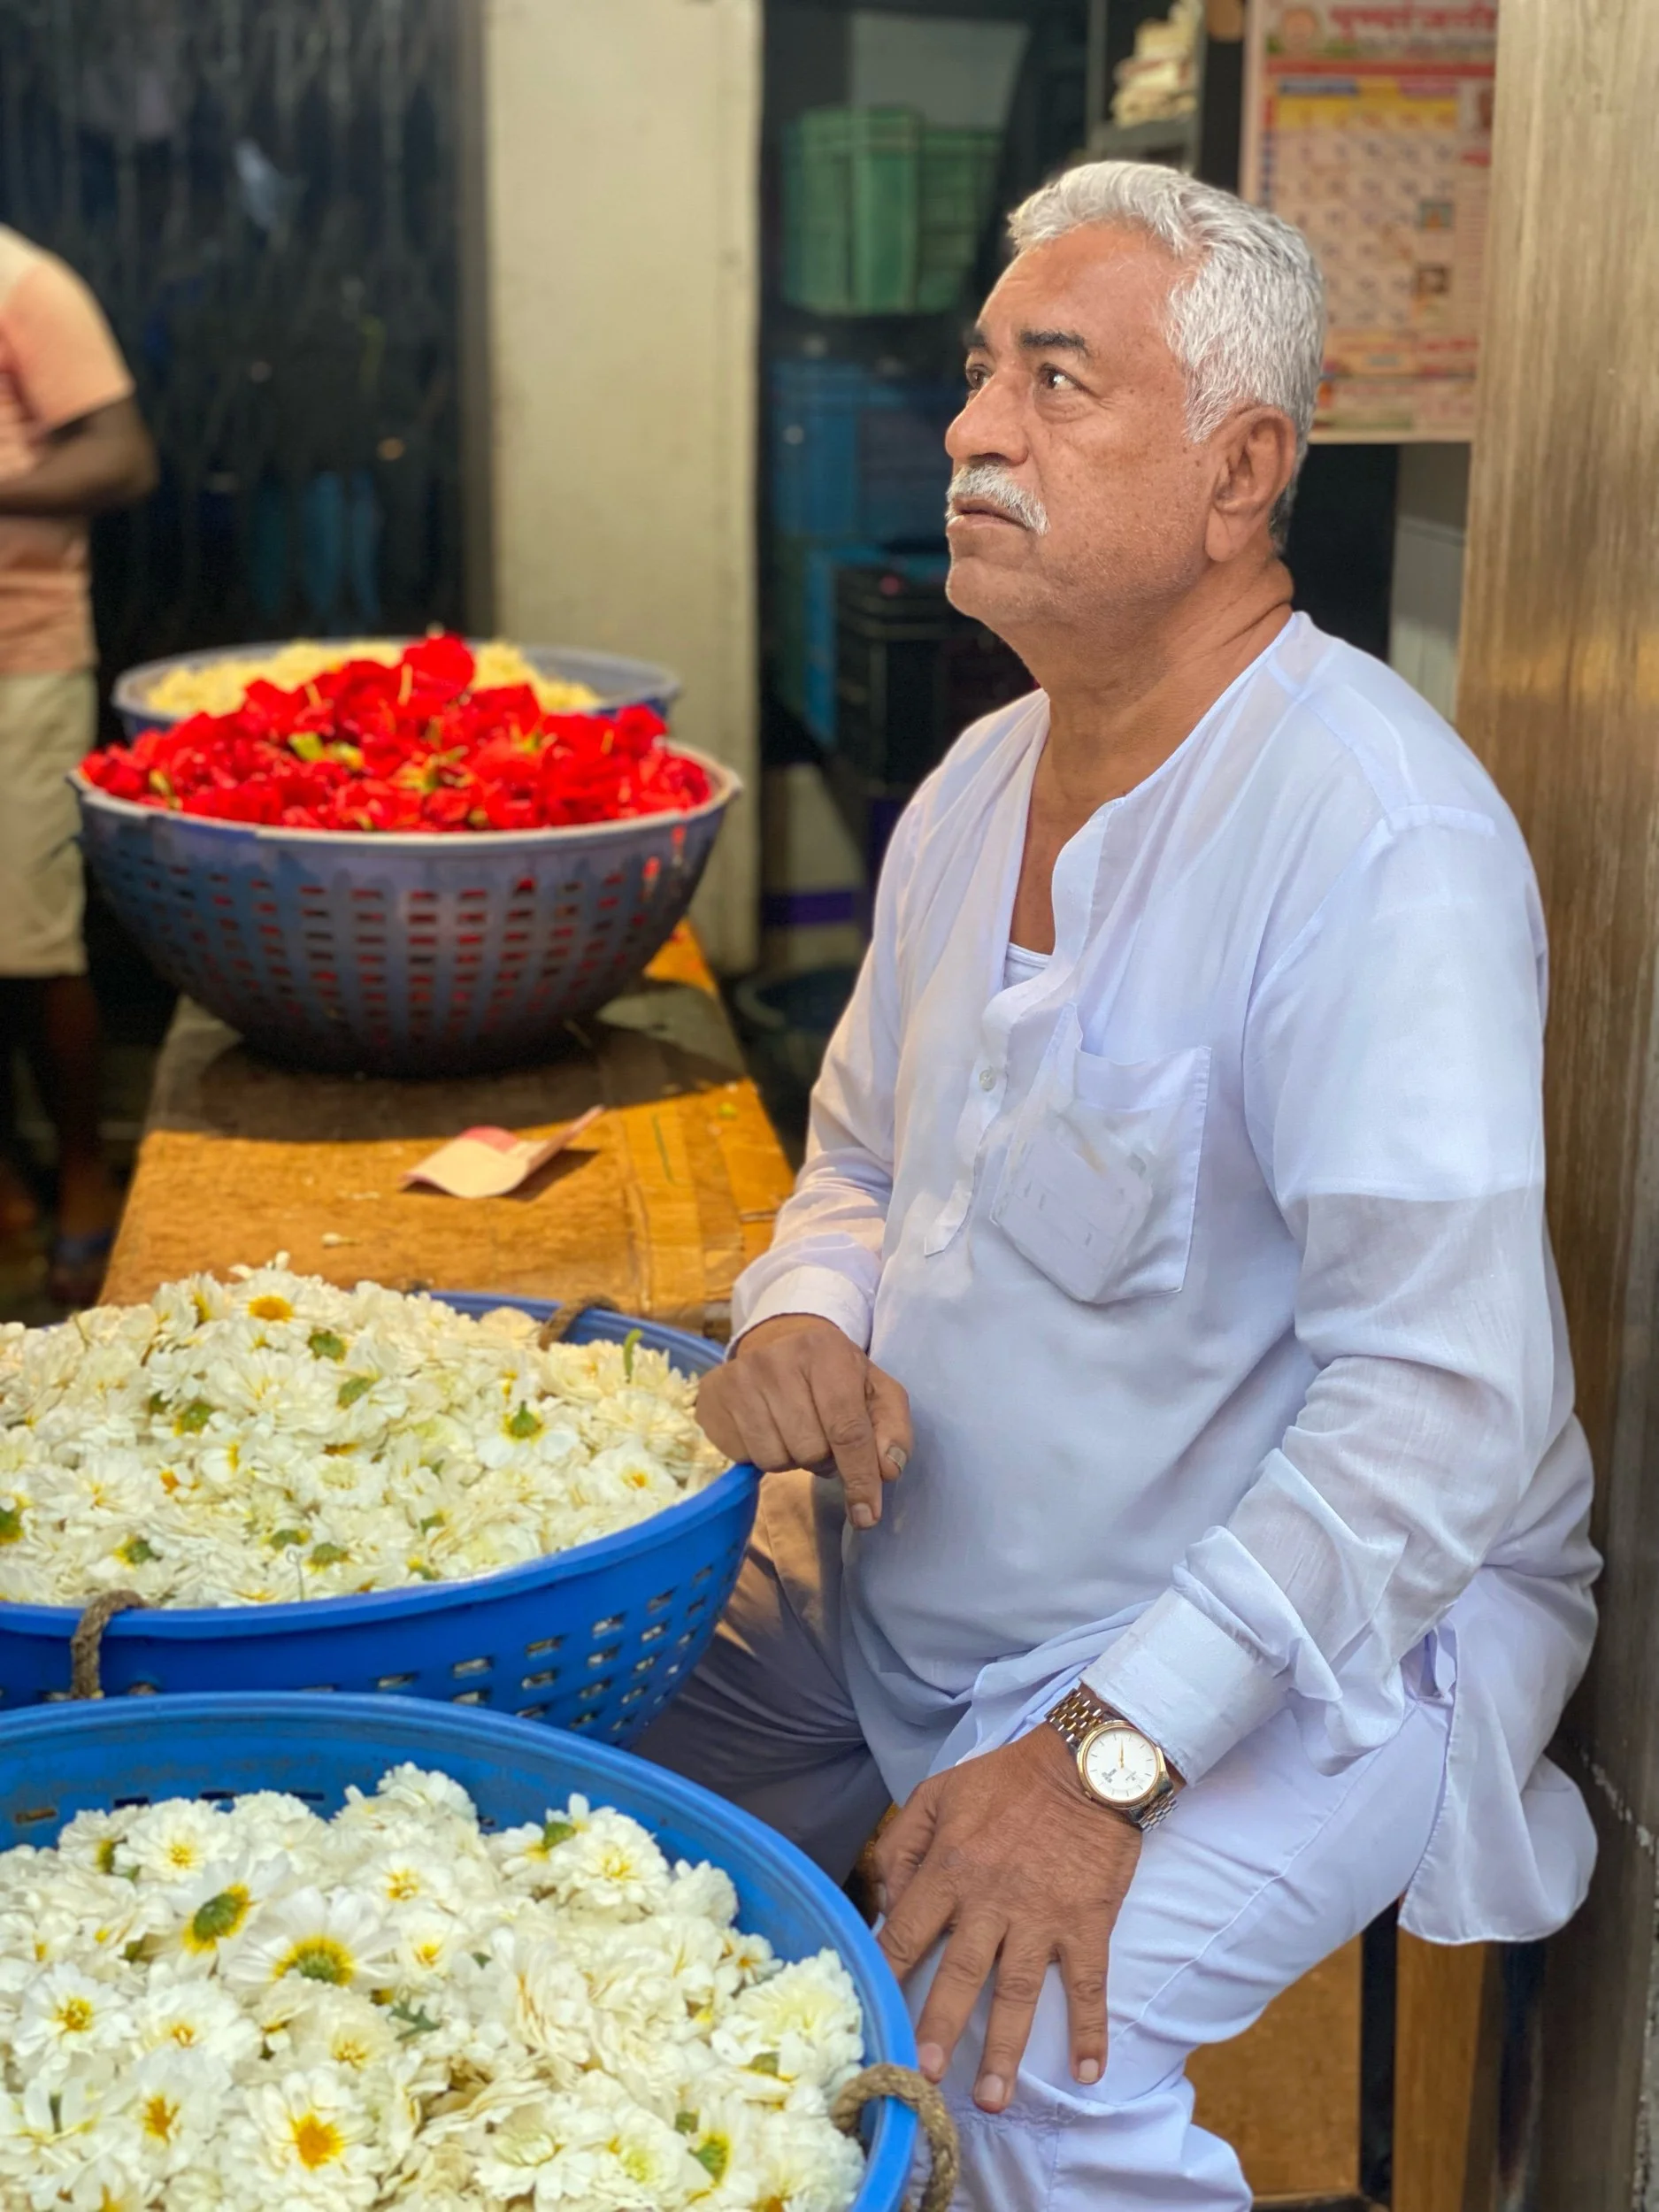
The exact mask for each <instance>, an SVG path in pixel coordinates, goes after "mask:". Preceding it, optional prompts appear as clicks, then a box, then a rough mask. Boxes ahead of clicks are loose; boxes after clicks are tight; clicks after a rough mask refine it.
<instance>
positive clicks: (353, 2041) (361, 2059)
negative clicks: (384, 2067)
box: [333, 2035, 374, 2068]
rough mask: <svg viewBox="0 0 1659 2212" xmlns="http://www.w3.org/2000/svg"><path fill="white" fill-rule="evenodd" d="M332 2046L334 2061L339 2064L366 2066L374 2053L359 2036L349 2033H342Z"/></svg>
mask: <svg viewBox="0 0 1659 2212" xmlns="http://www.w3.org/2000/svg"><path fill="white" fill-rule="evenodd" d="M333 2050H334V2062H335V2063H336V2065H340V2066H353V2067H357V2068H362V2067H365V2066H366V2065H367V2064H368V2062H369V2061H370V2059H371V2058H373V2055H374V2054H373V2052H372V2051H371V2050H370V2048H369V2047H368V2045H367V2044H366V2043H365V2042H364V2041H362V2040H361V2039H360V2038H358V2037H355V2036H351V2035H342V2036H341V2037H340V2038H339V2039H338V2040H337V2041H336V2042H335V2043H334V2046H333Z"/></svg>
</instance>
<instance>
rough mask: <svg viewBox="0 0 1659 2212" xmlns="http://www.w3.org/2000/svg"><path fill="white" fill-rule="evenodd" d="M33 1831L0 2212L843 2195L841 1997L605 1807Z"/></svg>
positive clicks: (758, 2210) (850, 2160) (717, 1889)
mask: <svg viewBox="0 0 1659 2212" xmlns="http://www.w3.org/2000/svg"><path fill="white" fill-rule="evenodd" d="M257 1295H258V1296H260V1297H263V1296H264V1295H265V1294H264V1293H263V1292H261V1293H258V1294H257ZM273 1295H274V1294H273ZM337 1295H338V1294H331V1296H337ZM333 1310H334V1312H335V1314H336V1317H338V1318H339V1319H341V1321H342V1324H346V1325H349V1324H350V1322H351V1319H352V1315H353V1314H356V1313H357V1309H356V1308H353V1309H352V1312H351V1313H349V1314H348V1313H342V1312H341V1311H340V1310H339V1308H338V1307H335V1308H334V1309H333ZM305 1318H306V1317H305V1316H304V1315H303V1313H302V1314H298V1315H296V1318H295V1320H294V1322H293V1323H292V1324H290V1323H289V1322H288V1321H286V1320H284V1319H282V1318H281V1317H279V1316H277V1315H276V1314H274V1313H272V1314H269V1315H267V1316H266V1317H265V1322H264V1325H265V1326H266V1327H267V1328H268V1329H269V1330H271V1331H272V1332H273V1333H279V1332H280V1331H282V1330H284V1329H287V1328H288V1327H289V1326H296V1327H297V1326H299V1325H302V1324H303V1322H304V1320H305ZM357 1318H358V1320H359V1321H360V1320H361V1316H360V1315H359V1316H358V1317H357ZM214 1325H215V1326H219V1324H218V1323H216V1324H214ZM8 1341H9V1340H7V1339H5V1338H4V1334H0V1363H3V1362H4V1356H5V1347H6V1344H7V1342H8ZM515 1341H516V1340H515ZM162 1356H163V1354H162V1351H161V1350H157V1352H156V1353H155V1355H154V1358H155V1359H157V1360H158V1359H160V1358H161V1357H162ZM153 1364H154V1361H153V1360H152V1368H153ZM602 1379H603V1378H602ZM411 1387H412V1386H411ZM65 1842H66V1847H65V1848H63V1849H61V1850H60V1849H58V1848H55V1847H52V1848H46V1849H29V1848H20V1849H18V1850H14V1851H10V1852H4V1853H0V2208H3V2212H14V2208H15V2212H64V2208H65V2207H67V2208H68V2212H81V2208H83V2207H84V2208H86V2212H155V2208H162V2212H273V2208H274V2207H277V2206H280V2207H282V2208H283V2212H288V2208H289V2207H295V2208H304V2207H307V2206H311V2207H315V2208H318V2212H370V2208H372V2207H382V2208H391V2207H394V2206H396V2207H400V2208H403V2212H463V2208H465V2212H478V2208H480V2207H485V2206H488V2205H490V2204H494V2205H497V2206H500V2207H502V2208H503V2212H507V2208H510V2212H526V2208H527V2212H772V2208H781V2212H847V2208H848V2207H849V2205H850V2203H851V2201H852V2200H853V2198H854V2196H855V2195H856V2192H857V2188H858V2185H859V2180H860V2177H861V2176H862V2172H863V2160H862V2155H861V2154H860V2153H859V2151H858V2149H857V2147H856V2145H854V2144H849V2143H848V2142H846V2141H845V2139H842V2138H841V2137H839V2136H837V2135H836V2134H835V2133H834V2131H833V2130H832V2129H831V2128H830V2127H829V2123H828V2120H827V2117H826V2097H827V2096H828V2095H829V2094H830V2093H832V2092H833V2087H834V2086H835V2085H836V2084H837V2083H838V2082H839V2080H840V2079H841V2077H842V2075H843V2074H844V2073H845V2072H846V2070H848V2068H849V2066H851V2065H852V2064H853V2063H855V2062H856V2057H857V2055H858V2052H859V2049H860V2047H861V2039H862V2023H861V2021H860V2018H859V2014H858V2008H857V2004H856V1997H855V1994H854V1992H853V1988H852V1985H851V1982H850V1980H849V1978H848V1976H847V1974H846V1972H845V1970H844V1969H843V1968H842V1967H841V1963H840V1962H839V1961H838V1960H836V1959H835V1958H834V1956H833V1954H829V1953H825V1954H823V1955H821V1956H819V1957H818V1958H817V1959H810V1960H806V1961H803V1962H800V1963H798V1964H796V1965H793V1966H782V1967H780V1966H778V1964H777V1962H775V1961H774V1960H773V1959H772V1954H771V1951H770V1948H769V1947H767V1946H766V1945H765V1944H764V1942H763V1941H761V1940H760V1939H758V1938H757V1937H753V1936H750V1935H749V1934H747V1933H746V1932H744V1931H743V1930H742V1929H741V1928H740V1927H739V1926H738V1925H737V1924H736V1923H735V1919H734V1913H735V1909H736V1896H735V1893H734V1891H733V1887H732V1885H731V1883H730V1882H729V1880H728V1879H727V1878H726V1877H725V1876H724V1875H722V1874H720V1873H719V1872H718V1870H716V1869H713V1868H710V1867H695V1868H694V1867H689V1866H686V1865H684V1864H681V1865H680V1866H678V1867H676V1868H674V1869H673V1870H672V1871H671V1870H670V1869H669V1868H668V1866H667V1864H666V1863H665V1862H664V1858H663V1855H662V1854H661V1852H660V1850H659V1849H658V1848H657V1845H656V1843H655V1842H654V1841H653V1840H652V1839H651V1838H650V1836H649V1834H648V1833H647V1832H646V1831H645V1830H644V1829H643V1828H642V1827H641V1825H640V1824H639V1823H637V1822H635V1821H633V1820H630V1819H628V1818H627V1817H626V1816H624V1815H622V1814H621V1813H618V1812H617V1811H615V1810H613V1809H611V1808H608V1807H605V1806H592V1805H589V1804H588V1801H586V1800H585V1799H583V1798H580V1797H572V1799H571V1800H570V1801H569V1803H568V1804H567V1805H566V1806H565V1809H563V1811H558V1810H554V1811H551V1812H549V1815H548V1816H547V1818H546V1819H545V1820H544V1821H543V1822H542V1823H541V1824H534V1825H531V1826H529V1827H526V1828H524V1829H521V1830H518V1831H516V1832H510V1833H509V1834H507V1835H504V1836H495V1835H489V1836H487V1835H485V1834H484V1833H483V1832H481V1831H480V1826H479V1823H478V1817H477V1815H476V1812H475V1810H474V1808H473V1806H472V1801H471V1800H470V1799H469V1798H468V1796H467V1795H466V1793H465V1791H464V1790H462V1789H460V1788H459V1787H458V1786H457V1785H456V1784H455V1783H454V1782H453V1781H452V1780H451V1779H450V1778H449V1777H447V1776H444V1775H442V1774H436V1773H430V1772H426V1771H425V1770H420V1769H418V1768H415V1767H412V1766H404V1767H401V1768H397V1769H395V1770H393V1771H392V1772H391V1773H389V1774H388V1775H387V1776H385V1777H384V1778H383V1779H382V1781H381V1784H380V1787H379V1788H378V1789H377V1790H375V1791H374V1792H373V1793H370V1794H367V1795H365V1794H363V1793H357V1792H354V1793H351V1794H350V1797H349V1801H348V1803H347V1804H346V1806H345V1807H344V1808H343V1809H342V1811H341V1812H340V1813H339V1814H337V1815H336V1816H335V1817H334V1819H333V1820H332V1821H324V1820H321V1819H319V1817H318V1816H316V1815H315V1814H313V1813H311V1811H310V1810H309V1809H307V1808H306V1807H305V1806H304V1805H303V1802H301V1801H298V1800H296V1799H293V1798H289V1797H283V1796H280V1795H278V1794H276V1793H258V1794H257V1795H256V1796H254V1797H251V1798H250V1799H246V1800H243V1801H240V1802H238V1803H235V1804H233V1805H230V1806H228V1807H226V1808H223V1809H218V1810H214V1809H210V1808H207V1807H204V1806H203V1805H200V1804H196V1803H194V1802H192V1801H169V1802H165V1803H161V1804H157V1805H153V1806H150V1807H147V1808H145V1809H142V1811H138V1812H133V1811H123V1812H122V1813H119V1814H118V1815H114V1816H109V1817H107V1818H102V1817H98V1816H82V1818H81V1820H79V1821H77V1822H74V1823H72V1824H70V1827H69V1828H68V1829H67V1830H66V1831H65ZM190 1868H194V1869H195V1871H194V1872H193V1873H191V1874H189V1876H188V1878H184V1879H180V1878H179V1876H180V1870H188V1869H190Z"/></svg>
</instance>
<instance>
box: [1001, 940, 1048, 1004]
mask: <svg viewBox="0 0 1659 2212" xmlns="http://www.w3.org/2000/svg"><path fill="white" fill-rule="evenodd" d="M1047 966H1048V954H1047V953H1046V952H1027V951H1026V949H1025V946H1024V945H1017V944H1016V943H1015V942H1014V941H1013V939H1012V938H1011V937H1010V939H1009V941H1008V951H1007V953H1006V954H1005V955H1004V956H1003V960H1002V988H1003V989H1004V990H1005V991H1011V990H1012V989H1013V987H1014V986H1015V985H1016V984H1017V983H1029V982H1030V981H1031V979H1032V978H1033V976H1034V975H1041V973H1042V972H1043V970H1044V969H1045V968H1046V967H1047Z"/></svg>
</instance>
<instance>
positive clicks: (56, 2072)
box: [12, 1962, 133, 2081]
mask: <svg viewBox="0 0 1659 2212" xmlns="http://www.w3.org/2000/svg"><path fill="white" fill-rule="evenodd" d="M132 2027H133V2019H132V2013H131V2011H130V2010H129V2008H128V2007H127V2002H126V2001H125V1994H124V1993H123V1992H122V1991H121V1990H119V1988H117V1987H116V1986H115V1985H114V1984H112V1983H111V1982H108V1981H104V1980H103V1979H100V1978H96V1977H95V1976H94V1975H93V1974H92V1973H90V1972H88V1970H87V1968H86V1967H84V1966H79V1965H73V1964H70V1963H68V1962H65V1963H63V1964H61V1965H58V1966H49V1967H48V1968H47V1969H46V1970H45V1971H44V1973H42V1974H41V1975H39V1976H38V1977H37V1978H35V1981H33V1982H32V1983H30V1985H28V1987H27V1989H26V1990H25V1992H24V1994H23V2002H22V2005H21V2006H20V2008H19V2012H18V2019H17V2025H16V2027H15V2028H14V2029H13V2031H12V2052H13V2054H14V2055H15V2056H16V2059H17V2062H18V2064H19V2067H20V2068H21V2069H22V2070H23V2072H24V2074H25V2076H26V2077H29V2078H34V2077H38V2078H42V2079H51V2080H58V2081H61V2080H62V2079H63V2078H64V2077H65V2075H66V2074H67V2073H68V2072H69V2071H70V2070H71V2069H72V2068H73V2067H77V2066H79V2065H81V2063H82V2062H84V2061H85V2060H87V2059H88V2058H91V2057H94V2056H95V2055H104V2054H106V2053H109V2052H112V2051H119V2049H121V2048H122V2047H123V2046H127V2045H130V2043H131V2041H132Z"/></svg>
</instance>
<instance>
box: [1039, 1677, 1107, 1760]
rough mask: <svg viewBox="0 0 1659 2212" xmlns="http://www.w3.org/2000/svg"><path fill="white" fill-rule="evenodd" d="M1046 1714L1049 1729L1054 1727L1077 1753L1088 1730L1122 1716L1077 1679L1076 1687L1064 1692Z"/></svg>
mask: <svg viewBox="0 0 1659 2212" xmlns="http://www.w3.org/2000/svg"><path fill="white" fill-rule="evenodd" d="M1121 1718H1122V1715H1121V1714H1118V1713H1114V1712H1113V1710H1112V1709H1111V1707H1110V1705H1108V1704H1107V1702H1106V1701H1105V1700H1104V1698H1099V1697H1096V1696H1095V1694H1094V1691H1093V1690H1091V1689H1088V1688H1087V1687H1086V1686H1084V1685H1083V1684H1082V1683H1081V1682H1079V1684H1078V1686H1077V1687H1076V1688H1075V1689H1073V1690H1068V1691H1067V1692H1066V1694H1065V1695H1064V1697H1063V1698H1062V1699H1061V1700H1060V1702H1059V1703H1058V1704H1057V1705H1056V1707H1055V1708H1054V1709H1053V1711H1052V1712H1050V1713H1049V1715H1048V1725H1049V1726H1050V1728H1057V1729H1058V1730H1059V1732H1060V1734H1061V1736H1062V1737H1063V1738H1064V1740H1065V1741H1066V1742H1067V1743H1068V1744H1069V1745H1070V1746H1071V1749H1072V1751H1073V1752H1079V1751H1081V1749H1082V1748H1083V1739H1084V1737H1085V1736H1087V1734H1088V1733H1089V1732H1090V1731H1091V1729H1095V1728H1101V1727H1103V1726H1104V1725H1105V1724H1106V1723H1107V1722H1108V1721H1114V1720H1119V1719H1121Z"/></svg>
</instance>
